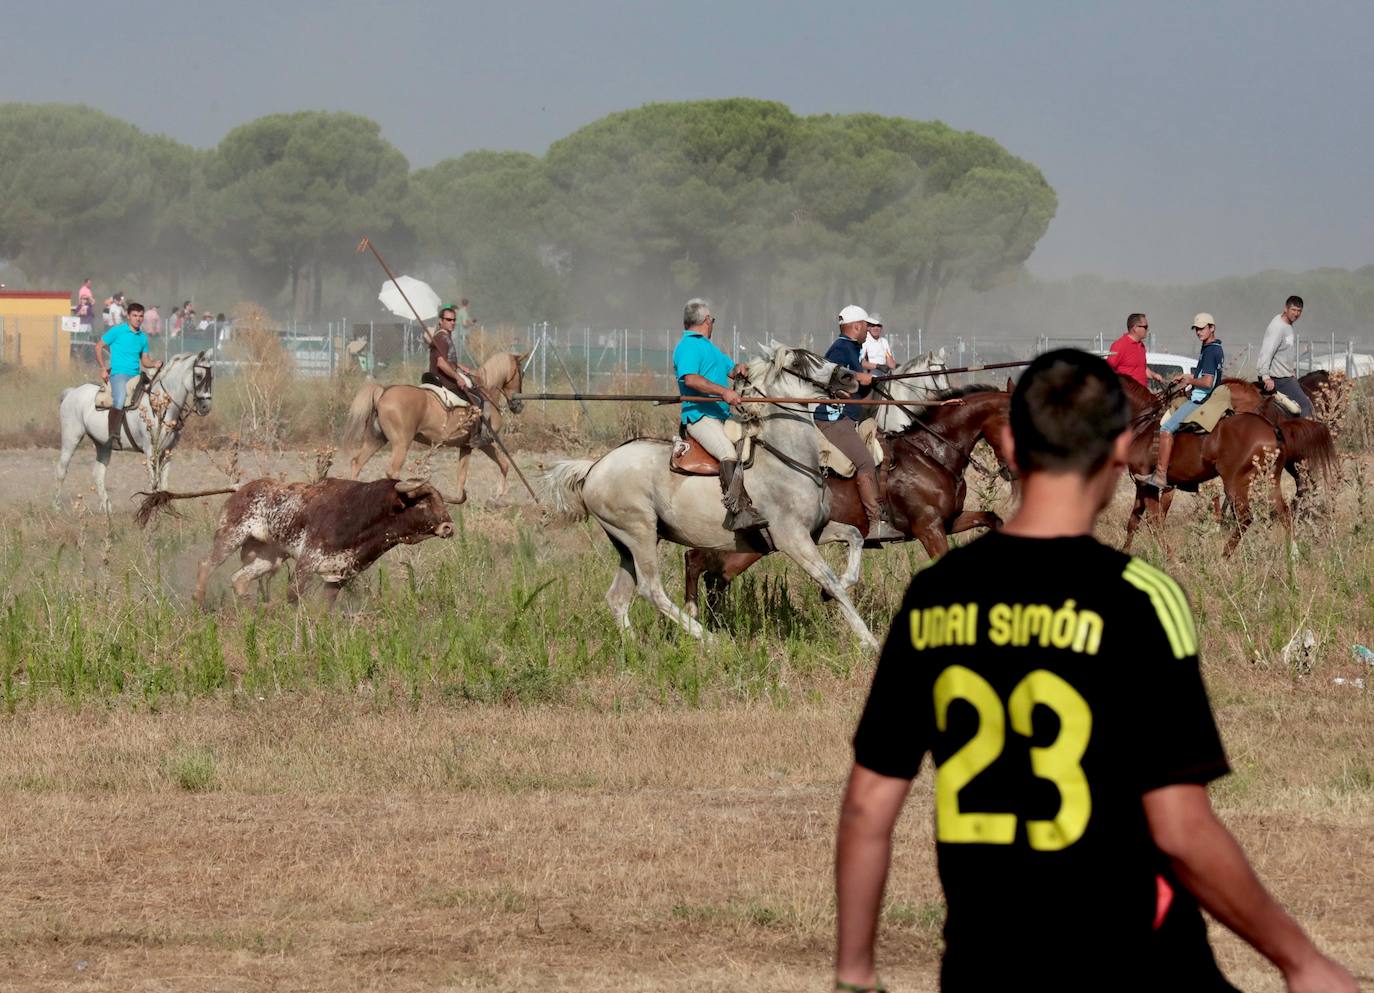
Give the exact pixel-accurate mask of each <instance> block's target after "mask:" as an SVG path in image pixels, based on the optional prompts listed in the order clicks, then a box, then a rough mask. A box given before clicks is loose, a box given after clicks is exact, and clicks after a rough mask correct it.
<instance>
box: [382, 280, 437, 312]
mask: <svg viewBox="0 0 1374 993" xmlns="http://www.w3.org/2000/svg"><path fill="white" fill-rule="evenodd" d="M397 284H400V287H401V289H400V290H398V289H397V288H396V286H397ZM401 290H404V291H405V295H406V298H408V299H409V300H410V302H411V303H412V304H414V305H415V310H414V311H412V310H411V309H410V306H409V305H408V304H407V303H406V301H405V299H403V298H402V297H401ZM377 299H378V300H380V301H381V302H382V306H383V307H385V308H386V309H387V310H389V311H391V313H393V314H395V315H396V316H397V317H404V318H405V319H406V320H410V319H411V318H412V317H414V316H415V312H416V311H418V312H419V314H420V320H422V321H430V320H433V319H434V318H435V317H436V316H438V314H439V307H440V306H441V305H442V304H443V301H442V300H440V299H439V294H437V293H435V292H434V290H433V288H432V287H431V286H430V285H429V284H428V283H426V282H423V281H422V280H419V279H416V278H415V277H414V276H397V277H396V282H394V283H393V282H392V281H391V280H389V279H388V280H387V281H386V282H385V283H383V284H382V292H380V293H378V294H377Z"/></svg>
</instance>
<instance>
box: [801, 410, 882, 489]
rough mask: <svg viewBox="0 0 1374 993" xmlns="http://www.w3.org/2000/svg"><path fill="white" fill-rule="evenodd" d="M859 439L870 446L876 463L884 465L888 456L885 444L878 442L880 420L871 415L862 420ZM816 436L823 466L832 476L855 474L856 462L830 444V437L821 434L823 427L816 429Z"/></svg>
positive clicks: (870, 451) (846, 476)
mask: <svg viewBox="0 0 1374 993" xmlns="http://www.w3.org/2000/svg"><path fill="white" fill-rule="evenodd" d="M858 432H859V440H860V441H862V442H863V443H864V444H865V445H867V446H868V451H869V453H870V454H871V455H872V456H873V464H874V465H882V464H883V460H884V459H886V458H887V456H886V455H885V454H884V453H883V446H882V445H881V444H880V443H879V442H878V421H877V419H876V418H873V417H870V418H868V419H867V420H864V421H860V422H859V425H858ZM816 436H817V438H818V439H819V440H820V443H821V468H822V469H823V470H824V471H826V472H828V473H829V474H830V475H832V476H839V477H840V478H841V479H849V478H850V477H851V476H853V475H854V463H853V462H852V461H851V460H850V458H849V456H848V455H846V454H845V453H844V452H842V451H840V450H839V449H838V448H836V447H835V446H834V445H832V444H830V441H829V439H827V438H826V436H825V435H823V434H821V429H820V428H817V429H816Z"/></svg>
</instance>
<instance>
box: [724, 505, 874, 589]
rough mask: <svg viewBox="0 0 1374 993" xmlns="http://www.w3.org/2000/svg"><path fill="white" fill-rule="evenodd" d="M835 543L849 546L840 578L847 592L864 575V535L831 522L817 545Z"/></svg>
mask: <svg viewBox="0 0 1374 993" xmlns="http://www.w3.org/2000/svg"><path fill="white" fill-rule="evenodd" d="M834 542H843V543H844V544H846V545H848V546H849V558H848V559H846V561H845V567H844V575H843V576H841V577H840V586H841V587H842V588H843V589H846V590H849V589H853V588H854V586H855V584H856V583H858V581H859V577H860V576H861V575H862V574H863V567H864V563H863V557H864V536H863V533H862V532H860V531H859V529H858V528H856V527H855V526H854V525H852V524H841V523H839V522H838V521H831V522H829V523H828V524H826V526H825V527H824V528H822V529H821V533H820V536H819V537H818V538H816V544H817V545H825V544H829V543H834ZM746 568H747V567H746ZM740 571H741V572H743V571H744V570H743V569H741V570H740ZM731 578H733V577H731Z"/></svg>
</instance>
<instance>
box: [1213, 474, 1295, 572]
mask: <svg viewBox="0 0 1374 993" xmlns="http://www.w3.org/2000/svg"><path fill="white" fill-rule="evenodd" d="M1280 471H1282V470H1280ZM1254 475H1255V471H1254V466H1253V465H1252V466H1249V467H1246V466H1242V467H1241V468H1240V470H1239V471H1237V472H1235V473H1234V474H1232V475H1231V476H1230V477H1227V478H1225V479H1224V485H1225V488H1226V496H1227V498H1228V499H1229V500H1230V501H1231V509H1232V510H1234V511H1235V513H1236V526H1235V529H1234V530H1233V531H1232V532H1231V537H1229V538H1227V539H1226V547H1225V548H1223V549H1222V551H1221V554H1222V556H1223V557H1225V556H1227V555H1230V554H1231V553H1232V552H1234V551H1235V550H1236V546H1237V545H1239V544H1240V539H1241V536H1242V535H1244V534H1245V532H1246V530H1247V529H1248V528H1249V527H1250V523H1251V521H1253V520H1254V515H1253V514H1251V513H1250V480H1251V479H1252V478H1253V477H1254Z"/></svg>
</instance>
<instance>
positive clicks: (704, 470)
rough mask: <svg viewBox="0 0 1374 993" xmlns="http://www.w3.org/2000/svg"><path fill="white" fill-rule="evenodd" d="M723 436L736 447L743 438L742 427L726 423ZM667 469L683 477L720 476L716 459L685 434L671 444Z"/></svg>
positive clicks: (734, 423)
mask: <svg viewBox="0 0 1374 993" xmlns="http://www.w3.org/2000/svg"><path fill="white" fill-rule="evenodd" d="M725 436H726V437H727V438H729V439H730V440H731V441H733V442H734V443H735V444H736V445H738V444H739V442H740V439H742V438H743V437H744V425H742V424H741V423H740V422H739V421H726V422H725ZM668 468H669V469H671V470H672V471H673V472H676V473H680V474H682V475H684V476H719V475H720V463H719V462H718V461H717V460H716V457H715V456H714V455H712V454H711V453H710V452H708V451H707V450H706V449H704V448H702V447H701V442H699V441H697V440H696V439H695V438H693V437H692V436H691V435H689V434H686V433H685V432H684V433H683V435H682V437H680V438H678V439H676V440H675V441H674V442H673V452H672V454H671V455H670V456H668Z"/></svg>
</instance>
